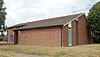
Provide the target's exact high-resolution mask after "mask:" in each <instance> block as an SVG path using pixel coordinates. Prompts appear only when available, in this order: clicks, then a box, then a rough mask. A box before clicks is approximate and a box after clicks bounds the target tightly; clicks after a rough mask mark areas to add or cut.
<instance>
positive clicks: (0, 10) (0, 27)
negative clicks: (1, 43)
mask: <svg viewBox="0 0 100 57" xmlns="http://www.w3.org/2000/svg"><path fill="white" fill-rule="evenodd" d="M3 5H4V1H3V0H0V32H1V34H2V35H3V32H4V31H5V30H6V29H5V19H6V17H5V15H6V12H5V9H6V8H5V7H3Z"/></svg>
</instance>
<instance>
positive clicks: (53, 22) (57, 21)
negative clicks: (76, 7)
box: [15, 13, 84, 30]
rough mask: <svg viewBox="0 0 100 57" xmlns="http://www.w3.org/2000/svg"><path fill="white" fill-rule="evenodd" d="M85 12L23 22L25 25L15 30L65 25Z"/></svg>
mask: <svg viewBox="0 0 100 57" xmlns="http://www.w3.org/2000/svg"><path fill="white" fill-rule="evenodd" d="M83 14H84V13H79V14H74V15H69V16H62V17H56V18H50V19H46V20H40V21H35V22H28V23H23V24H21V25H24V26H21V27H19V28H16V29H15V30H21V29H30V28H39V27H48V26H57V25H64V24H66V23H68V22H70V21H72V20H74V19H75V18H78V17H79V16H81V15H83Z"/></svg>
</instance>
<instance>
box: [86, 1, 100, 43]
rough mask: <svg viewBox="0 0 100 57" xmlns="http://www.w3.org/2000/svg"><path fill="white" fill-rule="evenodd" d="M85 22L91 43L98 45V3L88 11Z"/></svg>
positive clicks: (99, 30)
mask: <svg viewBox="0 0 100 57" xmlns="http://www.w3.org/2000/svg"><path fill="white" fill-rule="evenodd" d="M87 21H88V26H89V29H90V32H91V36H92V38H93V42H94V43H100V1H99V2H97V3H96V4H94V5H93V7H92V8H91V9H90V10H89V13H88V16H87Z"/></svg>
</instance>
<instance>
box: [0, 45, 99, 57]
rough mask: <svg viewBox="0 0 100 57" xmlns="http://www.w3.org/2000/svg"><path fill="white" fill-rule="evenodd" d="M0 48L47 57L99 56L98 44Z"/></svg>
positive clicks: (8, 46)
mask: <svg viewBox="0 0 100 57" xmlns="http://www.w3.org/2000/svg"><path fill="white" fill-rule="evenodd" d="M0 50H1V51H13V52H18V53H26V54H33V55H43V56H48V57H100V44H88V45H78V46H73V47H44V46H28V45H0Z"/></svg>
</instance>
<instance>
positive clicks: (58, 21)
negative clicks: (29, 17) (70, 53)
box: [7, 13, 89, 46]
mask: <svg viewBox="0 0 100 57" xmlns="http://www.w3.org/2000/svg"><path fill="white" fill-rule="evenodd" d="M12 36H13V37H14V44H23V45H34V46H71V45H80V44H87V43H89V39H88V32H87V24H86V16H85V14H84V13H79V14H74V15H69V16H61V17H56V18H50V19H46V20H40V21H34V22H28V23H22V24H17V25H14V26H11V27H8V36H7V37H8V43H12V41H11V37H12Z"/></svg>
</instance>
